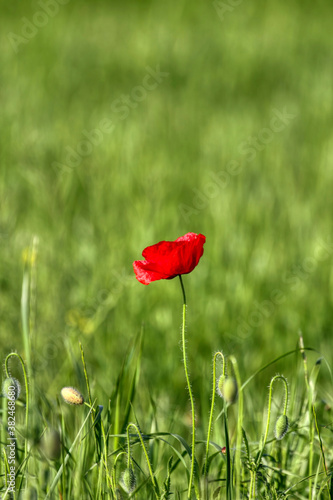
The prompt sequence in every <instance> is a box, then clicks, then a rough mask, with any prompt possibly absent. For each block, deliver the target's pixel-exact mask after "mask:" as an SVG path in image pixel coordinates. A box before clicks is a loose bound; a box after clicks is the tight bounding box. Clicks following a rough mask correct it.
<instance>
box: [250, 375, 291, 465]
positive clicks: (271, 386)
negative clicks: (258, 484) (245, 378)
mask: <svg viewBox="0 0 333 500" xmlns="http://www.w3.org/2000/svg"><path fill="white" fill-rule="evenodd" d="M276 380H281V381H282V382H283V385H284V405H283V415H282V417H283V416H284V417H283V419H284V424H286V423H287V425H288V418H287V417H286V413H287V407H288V399H289V389H288V382H287V379H286V378H285V377H284V376H283V375H275V377H273V378H272V380H271V382H270V384H269V393H268V394H269V395H268V412H267V423H266V431H265V436H264V440H263V444H262V447H261V450H260V453H259V456H258V459H257V467H258V466H259V464H260V460H261V457H262V454H263V452H264V448H265V445H266V441H267V436H268V430H269V423H270V419H271V408H272V391H273V384H274V382H275V381H276ZM287 430H288V429H287ZM287 430H286V431H285V432H287ZM283 436H284V434H283ZM283 436H282V437H283ZM282 437H281V438H280V439H282Z"/></svg>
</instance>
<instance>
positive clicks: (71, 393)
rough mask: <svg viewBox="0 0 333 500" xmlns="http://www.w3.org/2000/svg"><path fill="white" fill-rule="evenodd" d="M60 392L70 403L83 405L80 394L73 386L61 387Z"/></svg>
mask: <svg viewBox="0 0 333 500" xmlns="http://www.w3.org/2000/svg"><path fill="white" fill-rule="evenodd" d="M60 394H61V396H62V398H63V400H64V401H66V403H68V404H70V405H83V403H84V399H83V396H82V394H81V393H80V392H79V391H78V390H77V389H74V387H63V388H62V389H61V391H60Z"/></svg>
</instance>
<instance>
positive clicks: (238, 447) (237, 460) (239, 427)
mask: <svg viewBox="0 0 333 500" xmlns="http://www.w3.org/2000/svg"><path fill="white" fill-rule="evenodd" d="M229 359H230V361H231V363H232V366H233V369H234V373H235V377H236V381H237V385H238V419H237V442H236V456H235V463H236V467H235V469H236V498H237V499H238V498H240V479H241V468H242V464H241V448H242V437H243V390H242V385H241V379H240V374H239V370H238V363H237V360H236V358H235V357H234V356H230V357H229Z"/></svg>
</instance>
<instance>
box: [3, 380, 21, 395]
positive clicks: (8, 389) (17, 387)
mask: <svg viewBox="0 0 333 500" xmlns="http://www.w3.org/2000/svg"><path fill="white" fill-rule="evenodd" d="M20 393H21V384H20V382H19V381H18V380H17V379H16V378H14V377H8V378H6V379H5V380H4V381H3V383H2V394H3V395H4V396H5V398H8V399H18V397H19V395H20Z"/></svg>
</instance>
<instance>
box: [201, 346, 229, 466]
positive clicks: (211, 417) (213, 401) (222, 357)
mask: <svg viewBox="0 0 333 500" xmlns="http://www.w3.org/2000/svg"><path fill="white" fill-rule="evenodd" d="M219 356H220V357H221V359H222V376H225V360H224V355H223V353H222V352H220V351H218V352H216V353H215V354H214V358H213V392H212V403H211V407H210V414H209V423H208V431H207V444H206V458H205V465H204V475H205V476H207V474H208V451H209V441H210V435H211V432H212V427H213V413H214V404H215V391H216V360H217V358H218V357H219Z"/></svg>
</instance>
